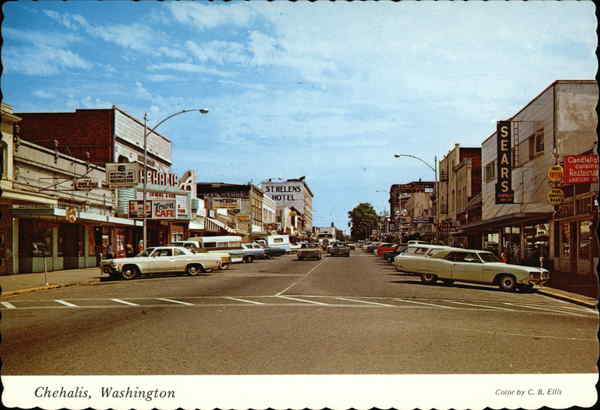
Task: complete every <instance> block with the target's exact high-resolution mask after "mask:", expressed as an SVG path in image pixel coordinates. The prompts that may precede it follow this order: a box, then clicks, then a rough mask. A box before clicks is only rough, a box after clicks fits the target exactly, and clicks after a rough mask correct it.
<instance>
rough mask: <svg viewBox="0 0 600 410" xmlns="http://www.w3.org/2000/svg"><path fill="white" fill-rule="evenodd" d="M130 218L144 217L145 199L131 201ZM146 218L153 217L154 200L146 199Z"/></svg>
mask: <svg viewBox="0 0 600 410" xmlns="http://www.w3.org/2000/svg"><path fill="white" fill-rule="evenodd" d="M129 218H130V219H144V201H129ZM146 218H152V201H146Z"/></svg>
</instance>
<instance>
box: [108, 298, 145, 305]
mask: <svg viewBox="0 0 600 410" xmlns="http://www.w3.org/2000/svg"><path fill="white" fill-rule="evenodd" d="M111 300H112V301H113V302H117V303H122V304H124V305H129V306H139V305H138V304H137V303H131V302H126V301H124V300H121V299H111Z"/></svg>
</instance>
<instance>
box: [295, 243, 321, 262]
mask: <svg viewBox="0 0 600 410" xmlns="http://www.w3.org/2000/svg"><path fill="white" fill-rule="evenodd" d="M296 257H297V258H298V260H299V261H302V260H306V259H321V248H319V247H318V246H314V245H302V247H301V248H300V249H298V252H297V253H296Z"/></svg>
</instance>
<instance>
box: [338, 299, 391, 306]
mask: <svg viewBox="0 0 600 410" xmlns="http://www.w3.org/2000/svg"><path fill="white" fill-rule="evenodd" d="M336 299H340V300H347V301H348V302H358V303H366V304H368V305H379V306H386V307H397V306H396V305H386V304H385V303H377V302H367V301H366V300H356V299H350V298H342V297H339V296H338V297H336Z"/></svg>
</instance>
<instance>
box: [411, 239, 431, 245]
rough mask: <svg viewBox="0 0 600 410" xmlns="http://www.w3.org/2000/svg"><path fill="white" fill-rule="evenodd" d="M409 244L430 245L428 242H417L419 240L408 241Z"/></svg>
mask: <svg viewBox="0 0 600 410" xmlns="http://www.w3.org/2000/svg"><path fill="white" fill-rule="evenodd" d="M408 244H409V245H428V244H429V242H426V241H417V240H411V241H408Z"/></svg>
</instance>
